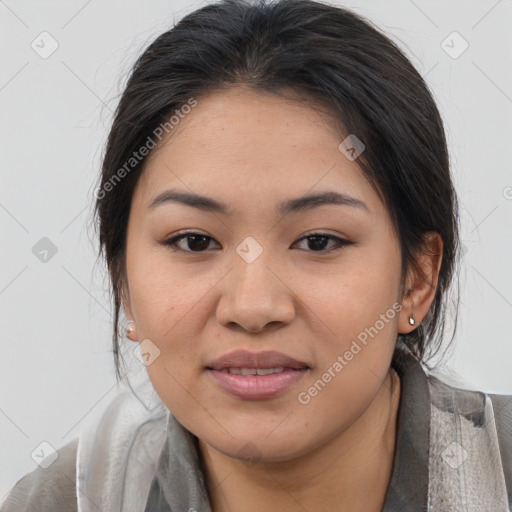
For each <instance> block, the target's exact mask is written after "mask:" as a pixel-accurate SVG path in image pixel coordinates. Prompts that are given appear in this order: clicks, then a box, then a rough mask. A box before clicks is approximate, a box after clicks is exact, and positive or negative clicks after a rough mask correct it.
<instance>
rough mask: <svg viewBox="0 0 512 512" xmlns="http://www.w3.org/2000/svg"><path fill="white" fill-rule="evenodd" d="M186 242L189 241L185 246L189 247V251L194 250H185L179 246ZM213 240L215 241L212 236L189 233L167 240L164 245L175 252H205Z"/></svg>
mask: <svg viewBox="0 0 512 512" xmlns="http://www.w3.org/2000/svg"><path fill="white" fill-rule="evenodd" d="M184 240H187V241H186V242H185V244H184V245H188V247H189V249H192V250H189V249H183V248H182V247H179V246H178V244H179V243H180V242H182V241H184ZM211 240H213V238H212V237H211V236H208V235H203V234H201V233H194V232H189V233H182V234H181V235H177V236H175V237H172V238H169V239H168V240H165V241H164V242H163V244H164V245H167V246H169V247H170V248H171V249H172V250H173V251H182V252H204V249H206V248H208V244H209V243H210V241H211Z"/></svg>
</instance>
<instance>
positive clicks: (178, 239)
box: [163, 232, 353, 253]
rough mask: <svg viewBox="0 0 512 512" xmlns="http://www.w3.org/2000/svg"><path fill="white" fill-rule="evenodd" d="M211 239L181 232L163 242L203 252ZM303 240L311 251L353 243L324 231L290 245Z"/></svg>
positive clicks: (189, 250)
mask: <svg viewBox="0 0 512 512" xmlns="http://www.w3.org/2000/svg"><path fill="white" fill-rule="evenodd" d="M212 240H213V238H212V237H211V236H208V235H203V234H201V233H195V232H188V233H181V234H179V235H176V236H174V237H172V238H169V239H168V240H165V241H164V242H163V244H164V245H166V246H169V247H170V248H171V249H172V250H173V251H182V252H196V253H197V252H204V251H205V250H206V249H208V246H209V244H210V242H211V241H212ZM303 240H305V241H306V242H307V244H308V246H309V247H310V248H311V250H312V252H332V251H336V250H340V249H343V247H345V246H347V245H351V244H352V243H353V242H349V241H348V240H344V239H343V238H339V237H337V236H334V235H328V234H325V233H312V234H310V235H307V236H305V237H303V238H301V239H299V240H298V241H297V242H295V243H294V244H293V245H292V247H293V246H295V245H297V244H298V243H299V242H301V241H303ZM182 242H184V244H182V245H181V246H179V244H180V243H182ZM326 242H334V247H333V246H331V247H330V248H327V249H326ZM184 246H185V247H184ZM306 250H307V249H306Z"/></svg>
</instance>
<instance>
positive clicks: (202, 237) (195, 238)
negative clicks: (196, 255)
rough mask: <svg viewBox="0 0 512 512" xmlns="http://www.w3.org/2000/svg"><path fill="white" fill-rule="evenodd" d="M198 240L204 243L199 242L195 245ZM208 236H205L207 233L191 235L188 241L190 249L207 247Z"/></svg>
mask: <svg viewBox="0 0 512 512" xmlns="http://www.w3.org/2000/svg"><path fill="white" fill-rule="evenodd" d="M198 240H201V242H202V243H199V244H197V243H196V244H195V247H194V243H195V242H197V241H198ZM208 243H209V242H208V237H207V236H205V235H199V236H197V235H189V242H188V246H189V248H190V249H194V248H195V249H199V250H201V249H206V248H207V247H208Z"/></svg>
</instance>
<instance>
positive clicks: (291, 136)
mask: <svg viewBox="0 0 512 512" xmlns="http://www.w3.org/2000/svg"><path fill="white" fill-rule="evenodd" d="M340 127H341V126H340V124H339V123H337V121H336V119H335V118H333V117H332V115H329V114H328V113H327V112H326V111H325V109H322V108H319V106H318V105H315V106H311V105H305V104H299V103H297V102H295V101H292V100H289V99H287V98H282V97H279V96H275V95H271V94H267V93H265V94H262V93H258V92H255V91H252V90H250V89H248V88H244V87H241V88H233V89H230V90H228V91H222V92H217V93H213V94H210V95H208V96H204V97H200V98H198V99H197V105H196V106H195V107H194V108H193V109H192V110H191V111H190V113H188V114H186V115H184V116H182V119H181V120H180V122H179V124H178V125H177V126H175V127H174V128H173V129H172V131H171V132H170V133H169V135H168V136H167V137H166V138H164V139H163V140H162V142H161V143H160V144H159V146H158V147H157V149H156V150H154V151H153V152H152V153H151V154H150V155H149V156H148V158H147V160H146V163H145V167H144V172H143V174H142V176H141V178H140V180H139V185H138V187H137V189H138V190H136V195H137V200H138V201H140V203H141V205H142V204H145V205H146V206H147V205H148V204H149V203H150V202H151V201H152V200H153V199H154V198H155V195H156V194H158V193H161V192H162V191H164V190H165V189H166V188H174V189H176V188H179V189H181V190H184V191H187V192H191V193H197V194H202V195H208V196H215V197H218V198H219V199H220V198H222V201H223V202H225V203H227V204H228V205H229V204H232V205H236V206H235V208H238V207H243V205H244V204H245V205H247V204H249V203H254V202H256V203H257V202H258V201H259V202H261V201H265V202H267V201H269V202H277V201H279V202H281V201H282V199H283V198H284V197H292V196H293V197H295V196H299V195H304V194H306V193H307V192H310V193H313V192H315V191H317V190H326V189H329V190H338V191H340V192H344V193H347V194H350V195H351V196H354V197H358V198H362V197H363V196H364V198H365V199H364V202H365V203H366V204H367V205H368V207H369V208H370V209H371V210H375V209H376V208H378V207H379V203H380V201H379V199H378V197H377V196H376V194H375V192H374V191H373V189H372V188H371V186H370V185H369V183H368V182H367V180H366V179H365V178H364V176H363V174H362V171H361V168H360V167H359V165H358V164H357V162H355V161H350V160H349V159H348V158H347V157H346V156H345V154H344V153H342V152H341V151H340V149H339V145H340V143H341V142H342V141H343V139H344V137H345V135H344V134H343V133H342V130H340ZM380 206H382V205H380Z"/></svg>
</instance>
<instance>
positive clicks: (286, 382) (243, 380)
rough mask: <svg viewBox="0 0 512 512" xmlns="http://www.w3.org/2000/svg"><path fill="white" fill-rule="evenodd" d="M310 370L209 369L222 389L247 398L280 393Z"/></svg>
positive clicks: (256, 398) (261, 397)
mask: <svg viewBox="0 0 512 512" xmlns="http://www.w3.org/2000/svg"><path fill="white" fill-rule="evenodd" d="M308 371H309V370H308V368H305V369H302V370H293V369H288V370H285V371H283V372H280V373H271V374H270V375H235V374H233V373H228V372H223V371H219V370H211V369H208V373H209V374H210V375H211V376H212V377H213V378H214V379H215V380H216V381H217V383H218V384H220V386H221V388H222V389H224V390H225V391H227V392H228V393H230V394H231V395H234V396H236V397H238V398H243V399H245V400H261V399H264V398H272V397H274V396H276V395H279V394H280V393H281V392H283V391H284V390H285V389H287V388H289V387H290V386H292V385H293V384H295V383H297V382H298V381H299V380H301V379H302V378H303V377H304V375H306V373H307V372H308Z"/></svg>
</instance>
